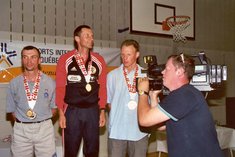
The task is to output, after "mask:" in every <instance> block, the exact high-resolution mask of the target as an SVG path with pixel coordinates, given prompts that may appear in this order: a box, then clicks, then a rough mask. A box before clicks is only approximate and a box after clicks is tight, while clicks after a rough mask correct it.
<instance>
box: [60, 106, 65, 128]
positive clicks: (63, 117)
mask: <svg viewBox="0 0 235 157" xmlns="http://www.w3.org/2000/svg"><path fill="white" fill-rule="evenodd" d="M59 115H60V117H59V124H60V127H61V129H64V128H66V118H65V116H64V112H63V111H62V110H61V109H59Z"/></svg>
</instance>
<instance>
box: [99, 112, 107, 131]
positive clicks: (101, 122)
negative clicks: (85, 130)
mask: <svg viewBox="0 0 235 157" xmlns="http://www.w3.org/2000/svg"><path fill="white" fill-rule="evenodd" d="M105 123H106V118H105V111H104V110H101V111H100V122H99V126H100V127H103V126H105Z"/></svg>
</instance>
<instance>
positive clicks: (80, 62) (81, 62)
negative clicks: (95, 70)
mask: <svg viewBox="0 0 235 157" xmlns="http://www.w3.org/2000/svg"><path fill="white" fill-rule="evenodd" d="M74 56H75V59H76V61H77V63H78V66H79V68H80V69H81V71H82V74H83V76H84V77H85V80H86V83H89V82H90V78H91V69H92V60H91V61H90V62H89V63H88V71H87V70H86V67H85V63H84V60H83V58H82V56H81V55H80V54H79V53H78V52H77V53H76V54H75V55H74Z"/></svg>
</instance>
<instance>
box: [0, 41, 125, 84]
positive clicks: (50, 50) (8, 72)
mask: <svg viewBox="0 0 235 157" xmlns="http://www.w3.org/2000/svg"><path fill="white" fill-rule="evenodd" d="M0 43H1V44H0V83H8V82H9V81H10V80H11V79H12V78H14V77H15V76H17V75H18V74H20V73H21V50H22V49H23V47H25V46H28V45H32V46H35V47H37V48H38V49H39V50H40V52H41V59H42V62H41V63H42V64H41V66H42V71H43V72H44V73H46V74H48V75H50V76H52V77H53V78H54V77H55V69H56V64H57V62H58V59H59V57H60V56H61V55H62V54H65V53H67V52H68V51H70V50H72V49H74V48H73V45H61V44H59V45H58V44H43V43H34V42H21V41H12V42H9V41H7V42H6V41H4V40H0ZM93 51H94V52H97V53H99V54H100V55H101V56H103V57H104V60H105V61H106V64H107V65H108V67H109V68H111V69H112V67H116V66H119V65H120V50H119V49H118V48H100V47H94V49H93Z"/></svg>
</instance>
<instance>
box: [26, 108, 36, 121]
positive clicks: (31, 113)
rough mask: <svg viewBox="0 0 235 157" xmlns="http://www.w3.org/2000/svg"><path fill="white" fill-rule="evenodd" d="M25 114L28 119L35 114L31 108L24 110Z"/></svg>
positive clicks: (33, 117)
mask: <svg viewBox="0 0 235 157" xmlns="http://www.w3.org/2000/svg"><path fill="white" fill-rule="evenodd" d="M26 116H27V117H28V118H29V119H35V118H36V116H37V115H36V113H35V112H34V111H33V110H32V109H28V111H27V112H26Z"/></svg>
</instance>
